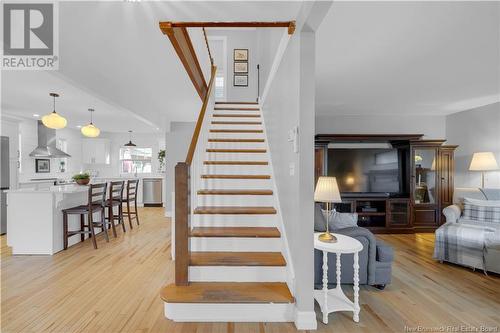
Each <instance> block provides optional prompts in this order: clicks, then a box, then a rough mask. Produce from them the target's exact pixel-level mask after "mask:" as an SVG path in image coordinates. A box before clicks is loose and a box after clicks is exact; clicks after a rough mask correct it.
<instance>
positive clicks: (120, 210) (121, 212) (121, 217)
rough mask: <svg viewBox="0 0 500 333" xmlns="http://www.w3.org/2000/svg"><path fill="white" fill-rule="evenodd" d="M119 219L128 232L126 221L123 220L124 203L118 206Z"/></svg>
mask: <svg viewBox="0 0 500 333" xmlns="http://www.w3.org/2000/svg"><path fill="white" fill-rule="evenodd" d="M118 221H119V223H120V224H121V225H122V229H123V232H126V231H127V230H125V221H124V220H123V204H120V206H118Z"/></svg>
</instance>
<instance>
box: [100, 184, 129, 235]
mask: <svg viewBox="0 0 500 333" xmlns="http://www.w3.org/2000/svg"><path fill="white" fill-rule="evenodd" d="M124 188H125V181H114V182H110V183H109V199H108V200H106V203H105V206H106V208H107V209H108V216H107V217H105V219H106V220H107V221H108V222H109V224H110V227H111V228H112V229H113V236H115V238H116V228H115V218H117V219H118V224H121V225H122V229H123V232H125V231H126V230H125V223H124V222H123V203H122V197H123V189H124ZM115 207H118V215H115V214H114V212H113V209H114V208H115Z"/></svg>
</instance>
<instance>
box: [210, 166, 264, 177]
mask: <svg viewBox="0 0 500 333" xmlns="http://www.w3.org/2000/svg"><path fill="white" fill-rule="evenodd" d="M269 169H270V168H269V165H220V164H216V165H214V164H210V165H203V170H202V173H203V174H204V175H216V174H217V175H240V174H241V175H270V174H271V171H270V170H269Z"/></svg>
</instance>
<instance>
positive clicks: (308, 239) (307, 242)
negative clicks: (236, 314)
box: [262, 33, 315, 313]
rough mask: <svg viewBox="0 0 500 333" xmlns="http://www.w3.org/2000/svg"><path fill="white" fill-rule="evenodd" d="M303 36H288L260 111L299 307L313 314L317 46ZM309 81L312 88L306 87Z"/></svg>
mask: <svg viewBox="0 0 500 333" xmlns="http://www.w3.org/2000/svg"><path fill="white" fill-rule="evenodd" d="M302 35H303V34H298V33H296V34H295V35H294V36H293V37H292V39H291V40H290V42H289V44H288V47H287V49H286V51H285V53H284V56H283V60H282V62H281V64H280V66H279V68H278V71H277V72H276V76H275V77H274V80H273V81H272V84H271V87H270V90H269V94H268V97H267V99H266V100H265V102H264V105H263V107H262V109H263V115H264V120H265V125H266V131H267V136H268V140H269V147H270V152H271V161H272V167H273V174H274V177H275V182H276V187H277V195H278V201H279V205H280V207H279V208H280V213H281V214H282V218H283V223H284V227H285V230H284V231H285V232H286V236H287V239H288V243H289V246H290V252H291V253H290V254H291V257H292V262H293V266H294V273H295V290H294V291H293V292H294V296H295V298H296V301H297V309H298V311H299V312H308V313H311V312H312V311H313V309H314V300H313V294H312V292H313V274H314V267H313V263H314V258H313V250H312V249H313V238H312V234H313V232H314V210H313V208H314V206H313V204H314V203H313V186H314V185H313V182H314V179H313V175H314V172H313V168H314V158H313V151H314V149H313V145H314V107H313V106H312V107H311V105H308V101H309V103H313V104H312V105H314V81H313V80H314V78H313V75H314V70H313V68H314V49H315V48H314V39H312V42H311V36H308V37H303V36H302ZM311 44H312V45H311ZM304 49H305V50H304ZM308 51H309V53H308ZM311 54H312V55H311ZM304 66H307V67H304ZM303 67H304V68H303ZM311 67H312V68H311ZM307 75H309V76H310V80H307ZM301 80H302V82H301ZM307 85H308V86H309V89H305V86H307ZM311 92H312V95H311ZM304 93H307V94H308V95H311V96H305V95H304ZM295 126H299V133H300V140H299V142H300V144H299V152H298V153H295V152H294V151H293V146H292V144H291V143H290V142H288V140H287V138H288V131H289V130H290V129H292V128H293V127H295ZM291 169H293V172H291Z"/></svg>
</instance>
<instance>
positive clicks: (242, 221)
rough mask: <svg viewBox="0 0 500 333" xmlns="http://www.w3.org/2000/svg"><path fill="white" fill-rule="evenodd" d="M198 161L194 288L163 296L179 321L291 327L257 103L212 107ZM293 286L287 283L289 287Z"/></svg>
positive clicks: (192, 236) (192, 233)
mask: <svg viewBox="0 0 500 333" xmlns="http://www.w3.org/2000/svg"><path fill="white" fill-rule="evenodd" d="M207 112H208V113H207V118H206V120H205V124H206V126H207V127H208V128H207V129H206V136H205V138H204V142H202V141H200V147H201V149H203V154H201V155H200V156H202V158H201V159H200V160H198V161H196V163H197V165H198V166H199V168H200V170H201V172H200V174H199V175H197V176H196V178H198V179H196V180H191V181H195V184H196V185H195V187H196V189H195V191H194V192H195V193H193V195H194V199H193V201H191V202H194V205H193V206H194V208H193V209H192V216H191V225H190V226H189V267H188V279H189V284H188V285H186V286H179V285H175V284H170V285H167V286H166V287H164V288H163V289H162V291H161V298H162V300H163V301H164V304H165V316H166V317H167V318H169V319H172V320H174V321H212V322H213V321H224V322H226V321H227V322H238V321H244V322H283V321H293V309H294V307H293V302H294V298H293V296H292V294H291V292H290V290H289V287H288V285H289V284H290V280H291V278H290V275H291V274H290V273H289V266H287V260H286V259H285V258H286V257H287V255H286V248H287V247H286V242H285V240H284V239H283V235H282V233H281V231H280V229H281V222H280V219H279V218H278V211H277V199H276V196H275V187H274V180H273V178H272V176H271V174H272V173H271V167H270V164H269V162H270V158H269V150H268V146H267V141H266V134H265V130H264V126H263V123H262V118H261V111H260V108H259V106H258V105H257V104H255V103H244V102H235V103H217V102H216V103H215V107H214V108H213V109H212V110H207ZM287 282H288V283H287Z"/></svg>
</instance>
